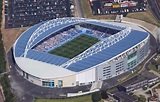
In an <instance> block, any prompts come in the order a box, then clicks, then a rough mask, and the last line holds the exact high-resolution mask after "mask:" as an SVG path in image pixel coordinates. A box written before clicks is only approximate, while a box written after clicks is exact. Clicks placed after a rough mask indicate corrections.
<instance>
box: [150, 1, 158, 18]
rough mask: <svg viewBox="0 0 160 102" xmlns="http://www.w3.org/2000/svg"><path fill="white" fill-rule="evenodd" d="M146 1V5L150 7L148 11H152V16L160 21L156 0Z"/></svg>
mask: <svg viewBox="0 0 160 102" xmlns="http://www.w3.org/2000/svg"><path fill="white" fill-rule="evenodd" d="M147 1H148V5H149V7H150V9H151V10H152V12H153V13H154V16H155V17H156V18H157V19H158V20H160V8H159V6H158V4H157V1H156V0H147Z"/></svg>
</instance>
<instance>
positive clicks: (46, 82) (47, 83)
mask: <svg viewBox="0 0 160 102" xmlns="http://www.w3.org/2000/svg"><path fill="white" fill-rule="evenodd" d="M42 86H46V87H54V82H48V81H42Z"/></svg>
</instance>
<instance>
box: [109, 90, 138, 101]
mask: <svg viewBox="0 0 160 102" xmlns="http://www.w3.org/2000/svg"><path fill="white" fill-rule="evenodd" d="M112 95H113V96H112V97H113V100H115V102H138V100H137V99H135V98H134V97H133V96H131V95H128V94H127V93H125V92H123V91H117V92H114V93H113V94H112Z"/></svg>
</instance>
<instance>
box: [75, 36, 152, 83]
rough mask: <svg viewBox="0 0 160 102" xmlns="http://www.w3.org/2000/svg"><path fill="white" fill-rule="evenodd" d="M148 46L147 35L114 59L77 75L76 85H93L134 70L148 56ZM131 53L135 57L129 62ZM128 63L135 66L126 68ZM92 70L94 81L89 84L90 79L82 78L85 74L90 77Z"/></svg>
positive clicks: (148, 38) (148, 39)
mask: <svg viewBox="0 0 160 102" xmlns="http://www.w3.org/2000/svg"><path fill="white" fill-rule="evenodd" d="M149 46H150V36H149V34H148V37H147V38H146V39H144V40H143V41H141V42H140V43H138V44H137V45H135V46H134V47H132V48H130V49H128V50H126V51H125V52H123V53H121V54H119V55H117V56H116V57H115V58H112V59H110V60H107V61H105V62H103V63H101V64H99V65H97V66H94V67H92V68H90V69H87V70H84V71H83V72H80V73H78V74H77V75H76V77H77V76H78V78H79V79H80V80H76V81H78V82H77V83H79V85H87V84H90V83H94V82H96V81H100V80H106V79H109V78H112V77H114V76H117V75H119V74H122V73H124V72H126V71H128V70H130V69H134V68H135V67H136V66H138V65H139V64H140V63H141V62H142V61H144V60H145V59H146V57H147V56H148V55H149V52H150V49H149ZM133 53H136V55H135V56H134V57H133V58H132V59H130V60H129V59H128V56H130V55H131V54H133ZM129 63H135V64H134V65H132V66H131V67H128V64H129ZM93 69H94V70H95V80H93V81H92V82H91V80H90V78H88V77H85V78H84V76H85V75H86V73H88V74H89V73H90V75H92V74H93V73H92V71H91V70H93ZM88 76H89V75H88Z"/></svg>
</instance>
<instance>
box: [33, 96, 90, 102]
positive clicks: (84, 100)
mask: <svg viewBox="0 0 160 102" xmlns="http://www.w3.org/2000/svg"><path fill="white" fill-rule="evenodd" d="M34 102H92V100H91V95H86V96H81V97H76V98H68V99H35V101H34Z"/></svg>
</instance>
